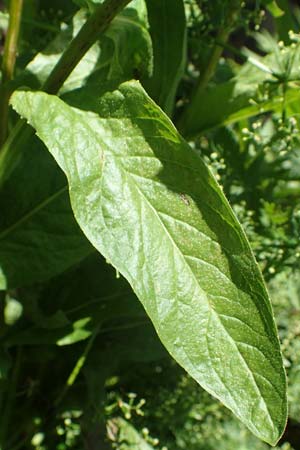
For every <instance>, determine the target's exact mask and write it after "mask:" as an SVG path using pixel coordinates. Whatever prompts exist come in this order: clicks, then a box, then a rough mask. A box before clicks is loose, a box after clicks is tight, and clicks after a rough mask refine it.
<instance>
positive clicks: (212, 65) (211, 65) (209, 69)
mask: <svg viewBox="0 0 300 450" xmlns="http://www.w3.org/2000/svg"><path fill="white" fill-rule="evenodd" d="M240 6H241V5H240V2H237V4H236V5H233V6H232V7H231V8H230V11H229V13H228V16H227V18H226V20H225V23H224V26H223V27H221V29H220V30H219V32H218V34H217V36H216V39H215V43H214V46H213V48H212V50H211V53H210V56H209V59H208V62H207V65H206V67H205V69H204V70H203V71H202V72H201V73H200V76H199V78H198V80H197V83H196V86H195V88H194V92H193V93H192V95H191V102H190V103H189V104H188V105H187V107H186V109H185V110H184V111H183V113H182V115H181V117H180V118H179V120H178V123H177V127H178V129H179V131H181V133H182V134H183V135H185V134H186V130H187V127H188V123H189V121H190V119H191V117H194V115H195V114H196V113H197V111H196V110H197V105H198V104H199V103H200V102H201V96H202V93H203V90H204V89H205V88H206V87H207V85H208V83H209V82H210V80H211V78H212V77H213V75H214V73H215V71H216V67H217V65H218V62H219V59H220V57H221V55H222V52H223V47H224V45H225V44H226V42H227V41H228V38H229V36H230V33H231V31H232V27H233V25H234V23H235V21H236V19H237V16H238V12H239V10H240Z"/></svg>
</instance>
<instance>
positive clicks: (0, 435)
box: [0, 347, 22, 450]
mask: <svg viewBox="0 0 300 450" xmlns="http://www.w3.org/2000/svg"><path fill="white" fill-rule="evenodd" d="M21 359H22V348H21V347H19V348H18V350H17V356H16V362H15V365H14V368H13V373H12V377H11V380H10V383H9V388H8V391H7V396H6V402H5V408H4V411H3V414H2V416H1V428H0V448H1V449H3V450H5V440H6V435H7V431H8V426H9V422H10V417H11V413H12V410H13V407H14V403H15V397H16V390H17V384H18V378H19V373H20V367H21Z"/></svg>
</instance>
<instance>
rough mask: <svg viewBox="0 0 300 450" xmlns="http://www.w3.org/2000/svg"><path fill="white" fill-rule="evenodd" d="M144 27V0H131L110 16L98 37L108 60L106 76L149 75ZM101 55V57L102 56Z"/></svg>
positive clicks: (147, 36)
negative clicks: (109, 22) (111, 17)
mask: <svg viewBox="0 0 300 450" xmlns="http://www.w3.org/2000/svg"><path fill="white" fill-rule="evenodd" d="M147 27H148V23H147V16H146V10H145V4H144V0H138V1H137V0H135V1H134V2H131V3H130V4H129V6H128V7H127V8H125V9H124V10H123V11H122V12H121V13H120V14H119V15H118V16H117V17H116V18H115V19H114V20H113V22H112V23H111V25H110V27H109V29H108V30H107V32H106V33H105V36H104V38H103V39H102V41H101V47H102V48H103V53H104V54H105V55H107V59H108V60H109V61H110V63H109V71H108V75H107V77H108V79H119V80H120V79H122V80H128V79H131V78H136V77H138V78H143V77H149V76H150V75H151V73H152V42H151V37H150V34H149V32H148V29H147ZM111 44H112V45H111ZM102 58H103V59H104V60H105V59H106V56H105V57H102ZM100 62H101V61H100Z"/></svg>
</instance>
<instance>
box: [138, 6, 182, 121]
mask: <svg viewBox="0 0 300 450" xmlns="http://www.w3.org/2000/svg"><path fill="white" fill-rule="evenodd" d="M147 9H148V17H149V24H150V33H151V37H152V42H153V53H154V70H153V75H152V77H151V78H150V79H149V80H145V82H144V85H145V87H146V90H147V92H148V93H149V95H150V96H151V97H152V98H153V99H154V100H155V101H156V102H157V103H158V104H159V105H160V106H161V108H162V109H163V110H164V111H165V112H166V113H167V114H168V115H171V114H172V111H173V107H174V102H175V96H176V92H177V88H178V84H179V82H180V79H181V77H182V76H183V73H184V69H185V64H186V20H185V11H184V3H183V0H147Z"/></svg>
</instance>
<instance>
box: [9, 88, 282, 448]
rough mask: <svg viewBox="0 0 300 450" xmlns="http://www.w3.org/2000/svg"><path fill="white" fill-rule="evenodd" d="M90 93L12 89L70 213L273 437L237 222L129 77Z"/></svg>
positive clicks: (201, 367)
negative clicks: (62, 179) (86, 97)
mask: <svg viewBox="0 0 300 450" xmlns="http://www.w3.org/2000/svg"><path fill="white" fill-rule="evenodd" d="M94 98H95V108H94V110H95V111H97V112H98V114H95V113H94V112H87V111H81V110H78V109H75V108H70V107H69V106H67V105H65V104H64V103H63V102H62V101H61V100H59V99H58V98H55V97H51V96H48V95H46V94H43V93H30V92H24V93H22V92H17V93H15V94H14V96H13V105H14V108H15V109H16V110H17V111H18V112H19V113H21V115H24V116H25V117H26V118H27V119H28V120H29V122H30V123H31V124H32V125H33V126H34V127H35V128H36V129H37V132H38V135H39V136H40V137H41V138H42V139H43V141H44V142H45V143H46V145H47V146H48V147H49V149H50V151H51V153H52V154H53V156H54V157H55V159H56V160H57V162H58V164H59V165H60V166H61V168H62V169H63V170H64V171H65V173H66V174H67V177H68V180H69V185H70V196H71V203H72V207H73V210H74V214H75V217H76V219H77V221H78V223H79V224H80V226H81V228H82V229H83V231H84V233H85V234H86V236H87V237H88V239H89V240H90V241H91V242H92V244H93V245H94V246H95V247H96V248H97V249H98V250H99V251H100V252H101V253H102V254H103V255H104V256H105V257H106V258H108V259H109V260H110V261H111V263H112V264H113V265H114V266H115V267H116V268H117V269H118V270H119V271H120V272H121V273H122V274H123V275H124V276H125V277H126V278H127V280H128V281H129V282H130V284H131V285H132V287H133V289H134V291H135V293H136V294H137V296H138V297H139V299H140V300H141V302H142V303H143V306H144V308H145V309H146V311H147V313H148V315H149V316H150V318H151V320H152V321H153V323H154V326H155V328H156V331H157V333H158V335H159V336H160V338H161V340H162V342H163V343H164V345H165V346H166V347H167V349H168V351H169V352H170V353H171V355H172V356H173V357H174V358H175V359H176V360H177V361H178V362H179V363H180V364H181V365H182V366H183V367H184V368H185V369H186V370H187V371H188V372H189V373H190V374H191V375H192V376H193V377H194V378H195V379H196V380H197V381H198V382H199V383H200V384H201V385H202V386H203V387H204V388H205V389H206V390H207V391H208V392H210V393H211V394H213V395H214V396H215V397H217V398H219V399H220V400H221V401H222V402H223V403H224V404H225V405H226V406H227V407H229V408H230V409H231V410H232V411H233V412H234V413H235V414H236V415H237V417H239V418H240V419H241V420H242V421H243V422H244V423H245V424H246V425H247V426H248V427H249V428H250V429H251V431H252V432H254V433H255V434H256V435H258V436H259V437H260V438H262V439H264V440H266V441H267V442H269V443H271V444H274V443H275V442H276V441H277V440H278V438H279V437H280V435H281V433H282V431H283V428H284V426H285V420H286V397H285V395H286V394H285V390H286V386H285V374H284V370H283V367H282V360H281V355H280V349H279V343H278V337H277V332H276V327H275V324H274V320H273V316H272V309H271V305H270V302H269V299H268V295H267V292H266V290H265V286H264V283H263V280H262V277H261V275H260V272H259V269H258V266H257V264H256V262H255V260H254V257H253V255H252V252H251V249H250V246H249V243H248V242H247V239H246V237H245V235H244V233H243V231H242V230H241V227H240V225H239V223H238V222H237V220H236V218H235V216H234V215H233V212H232V211H231V209H230V207H229V205H228V202H227V200H226V199H225V197H224V195H223V193H222V192H221V190H220V188H219V187H218V185H217V183H216V181H215V180H214V178H213V177H212V175H211V174H210V172H209V171H208V169H207V168H206V166H205V165H204V163H203V162H202V160H201V159H200V158H199V156H198V155H197V154H196V153H195V152H193V151H191V149H190V148H189V147H188V145H187V144H186V143H185V142H184V141H183V139H182V138H181V137H180V136H179V135H178V133H177V131H176V130H175V128H174V127H173V125H172V123H171V122H170V120H169V119H168V118H167V117H166V116H165V115H164V114H163V113H162V112H161V111H160V110H159V108H158V107H157V106H156V105H155V104H154V103H153V102H152V101H151V100H150V99H149V98H148V97H147V95H146V94H145V92H144V91H143V90H142V88H141V87H140V86H139V85H138V83H135V82H130V83H124V84H123V85H121V86H120V87H119V89H118V90H116V91H114V92H109V93H107V94H106V95H104V96H103V97H102V98H101V99H100V102H99V99H97V100H96V96H95V95H94ZM50 104H51V108H49V105H50ZM92 109H93V108H92ZM99 116H100V117H99ZM46 118H47V121H46V120H45V119H46ZM52 130H55V132H53V131H52ZM70 130H71V134H70Z"/></svg>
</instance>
